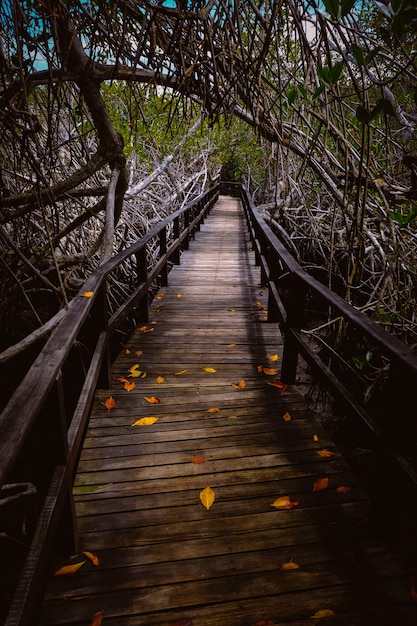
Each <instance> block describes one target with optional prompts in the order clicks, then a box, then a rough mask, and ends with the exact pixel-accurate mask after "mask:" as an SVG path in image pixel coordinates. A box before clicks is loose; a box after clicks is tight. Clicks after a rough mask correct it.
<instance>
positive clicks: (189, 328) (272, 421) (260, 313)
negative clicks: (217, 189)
mask: <svg viewBox="0 0 417 626" xmlns="http://www.w3.org/2000/svg"><path fill="white" fill-rule="evenodd" d="M259 276H260V273H259V270H258V268H256V267H255V266H254V258H253V252H252V251H251V249H250V245H249V242H248V238H247V236H246V234H245V229H244V225H243V221H242V216H241V214H240V211H239V205H238V201H237V200H236V199H231V198H221V199H220V201H219V202H218V204H217V205H216V207H215V209H214V210H213V215H212V217H210V219H209V220H207V222H206V223H205V224H204V226H203V227H202V229H201V231H200V232H198V233H197V234H196V238H195V240H193V241H192V242H191V244H190V251H187V252H186V253H184V254H183V256H182V259H181V265H180V266H176V267H175V268H174V270H173V271H172V272H171V273H170V275H169V279H168V280H169V286H168V287H166V288H163V289H161V290H160V291H159V293H158V295H157V297H156V298H155V300H154V303H153V306H152V310H151V316H150V320H151V322H150V323H149V324H147V325H144V326H143V327H141V328H138V329H137V331H136V332H135V333H134V335H133V336H132V337H131V339H130V340H129V342H128V345H127V350H128V353H127V352H123V353H121V354H119V355H118V357H117V359H116V361H115V363H114V365H113V370H112V375H113V383H112V388H111V389H110V390H99V391H98V392H97V393H96V398H95V402H94V407H93V413H92V416H91V419H90V423H89V428H88V432H87V436H86V439H85V443H84V449H83V452H82V455H81V459H80V462H79V466H78V472H77V476H76V481H75V486H74V497H75V502H76V508H77V515H78V523H79V532H80V540H81V549H83V550H88V551H92V552H96V553H97V554H98V555H99V557H100V565H99V566H98V567H94V566H93V565H92V564H91V563H89V562H87V563H86V564H85V565H84V566H83V567H82V568H81V569H80V570H79V572H78V573H77V574H76V575H74V576H72V577H67V578H65V577H53V576H52V577H51V581H50V584H49V586H48V591H47V594H46V597H45V602H44V606H43V612H42V617H41V622H40V624H41V626H50V625H52V624H55V625H62V626H70V625H73V626H81V624H88V623H91V620H92V618H93V616H94V614H95V613H97V612H98V611H104V613H103V624H105V623H107V622H108V623H109V624H112V625H113V626H128V625H129V626H133V625H134V626H171V625H173V624H184V626H185V624H187V626H191V625H192V626H225V625H226V624H227V626H252V625H254V624H257V623H259V622H261V621H262V620H265V621H267V620H270V623H272V622H273V623H274V624H275V625H279V624H291V625H292V626H305V625H306V624H311V623H312V622H313V621H316V620H311V616H312V615H313V614H314V613H315V612H316V611H318V610H320V609H324V608H328V609H332V610H333V611H334V612H335V616H334V617H333V618H332V623H334V624H338V625H342V624H343V625H346V626H347V625H348V624H349V626H365V625H366V626H369V624H371V623H372V624H373V623H378V624H390V625H391V624H401V625H402V626H411V624H413V626H414V624H415V620H416V617H417V612H416V609H415V608H414V606H413V604H412V602H411V600H410V599H409V596H408V593H407V589H406V580H405V578H404V575H403V571H402V557H401V554H400V553H399V551H398V550H397V548H396V546H385V545H384V544H382V543H379V542H377V541H375V540H372V539H371V538H370V537H369V536H368V535H367V533H366V531H367V526H366V522H367V512H368V500H367V497H366V495H365V494H364V493H363V491H362V490H361V488H360V486H359V485H358V484H357V480H356V479H355V477H354V476H353V474H352V472H351V471H350V469H349V467H348V466H347V463H346V461H345V460H344V458H343V457H342V455H341V454H340V452H338V451H337V449H336V448H335V446H334V445H333V443H332V441H331V439H330V438H329V436H328V434H327V433H326V432H325V431H324V430H323V428H322V427H321V425H320V424H319V423H317V422H316V421H315V418H314V416H313V415H312V414H311V412H310V411H309V409H308V407H307V405H306V403H305V401H304V399H303V398H302V397H301V396H300V395H299V393H298V391H297V389H296V387H294V386H291V387H289V388H288V389H287V390H286V391H285V393H283V394H282V393H281V392H280V390H279V389H278V388H276V387H274V386H271V385H268V382H272V381H273V380H279V375H280V360H277V361H274V362H271V361H270V360H269V357H270V356H271V355H272V354H278V355H279V356H281V351H282V342H281V338H280V335H279V329H278V326H277V325H276V324H270V323H267V322H266V321H265V316H266V311H265V307H266V302H267V293H266V290H265V289H264V288H262V287H261V286H260V284H259ZM179 295H180V296H181V297H179ZM135 352H140V354H135ZM135 364H138V369H140V371H142V372H146V377H145V378H140V377H136V378H134V379H132V380H134V382H135V383H136V387H135V389H134V390H133V391H130V392H127V391H126V390H125V389H124V388H123V382H120V381H118V380H117V379H118V378H123V377H124V378H128V379H129V380H130V372H129V369H130V368H131V367H132V366H133V365H135ZM259 365H263V366H264V367H270V368H276V369H277V373H276V374H273V375H270V376H269V375H266V374H265V373H263V372H262V371H258V366H259ZM205 367H212V368H214V369H215V370H216V371H215V372H206V371H204V368H205ZM185 370H186V371H185ZM178 372H182V373H181V374H179V373H178ZM158 376H163V377H164V381H163V382H160V383H158V382H157V381H156V378H157V377H158ZM241 380H244V381H245V385H246V386H245V387H244V388H243V389H242V388H235V387H233V385H237V384H238V383H239V382H240V381H241ZM110 395H112V397H113V398H114V399H115V401H116V405H115V407H114V408H113V409H111V410H110V411H108V410H107V409H106V407H105V406H104V402H105V401H106V399H107V398H108V397H109V396H110ZM151 396H155V397H157V398H158V399H159V400H160V402H159V403H156V404H150V403H149V402H147V400H146V399H145V397H148V398H149V397H151ZM213 408H216V409H218V411H215V412H210V411H209V410H210V409H213ZM287 412H288V413H289V414H290V416H291V419H290V420H288V421H285V420H284V419H283V416H284V414H285V413H287ZM144 416H155V417H158V421H157V422H155V423H154V424H153V425H151V426H143V427H141V426H136V427H133V426H132V424H133V422H134V421H136V420H137V419H139V418H140V417H144ZM323 449H327V450H329V451H330V452H331V453H332V456H329V457H328V458H326V457H321V456H320V455H319V454H318V452H320V451H321V450H323ZM193 457H197V459H194V461H195V460H197V461H203V462H192V461H193ZM323 477H328V478H329V486H328V488H327V489H324V490H322V491H314V487H313V485H314V482H315V481H316V480H317V479H318V478H323ZM206 486H211V488H212V489H213V490H214V492H215V494H216V499H215V502H214V504H213V506H212V507H211V508H210V509H209V510H206V509H205V508H204V507H203V505H202V504H201V503H200V500H199V494H200V491H201V490H202V489H203V488H204V487H206ZM339 486H343V487H346V488H347V489H346V490H345V491H344V492H342V493H339V492H337V491H336V488H337V487H339ZM282 495H288V496H290V497H291V498H292V499H293V500H295V501H297V502H298V504H297V505H296V506H294V507H293V508H292V509H291V510H276V509H275V508H274V507H272V506H271V505H272V503H273V502H274V500H275V499H276V498H278V497H279V496H282ZM290 561H293V562H296V563H298V564H299V565H300V567H299V568H298V569H296V570H292V571H282V570H281V565H282V564H283V563H286V562H290ZM55 565H56V567H58V565H59V563H56V564H55ZM75 598H83V599H80V600H75ZM318 621H320V620H318Z"/></svg>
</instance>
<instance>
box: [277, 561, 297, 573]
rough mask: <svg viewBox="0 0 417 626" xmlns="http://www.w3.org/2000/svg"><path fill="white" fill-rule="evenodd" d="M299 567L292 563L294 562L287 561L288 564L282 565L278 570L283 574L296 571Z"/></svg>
mask: <svg viewBox="0 0 417 626" xmlns="http://www.w3.org/2000/svg"><path fill="white" fill-rule="evenodd" d="M299 567H300V566H299V565H298V563H294V561H288V563H283V564H282V565H281V567H280V568H279V569H280V570H282V571H284V572H285V571H288V570H291V569H298V568H299Z"/></svg>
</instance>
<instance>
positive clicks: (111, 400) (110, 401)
mask: <svg viewBox="0 0 417 626" xmlns="http://www.w3.org/2000/svg"><path fill="white" fill-rule="evenodd" d="M103 404H104V406H105V407H106V409H107V410H108V411H111V410H112V408H113V407H114V406H115V404H116V400H115V399H114V398H113V397H112V396H110V397H109V398H107V400H106V401H105V402H103Z"/></svg>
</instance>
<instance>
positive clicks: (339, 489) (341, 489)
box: [335, 485, 352, 493]
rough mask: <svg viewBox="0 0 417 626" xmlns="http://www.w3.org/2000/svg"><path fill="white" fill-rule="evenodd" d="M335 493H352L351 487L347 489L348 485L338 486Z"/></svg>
mask: <svg viewBox="0 0 417 626" xmlns="http://www.w3.org/2000/svg"><path fill="white" fill-rule="evenodd" d="M335 491H336V493H349V491H352V487H348V485H339V487H336V489H335Z"/></svg>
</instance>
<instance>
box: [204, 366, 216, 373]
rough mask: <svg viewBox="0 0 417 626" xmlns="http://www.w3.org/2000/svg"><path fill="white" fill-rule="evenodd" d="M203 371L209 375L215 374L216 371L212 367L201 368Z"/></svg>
mask: <svg viewBox="0 0 417 626" xmlns="http://www.w3.org/2000/svg"><path fill="white" fill-rule="evenodd" d="M203 370H204V371H205V372H208V373H209V374H215V373H216V372H217V370H215V369H214V367H203Z"/></svg>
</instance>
